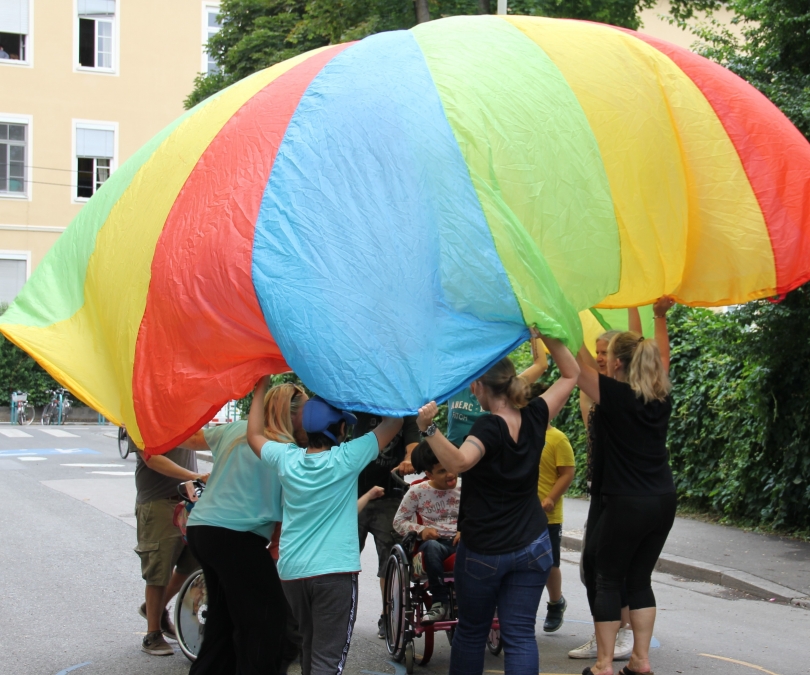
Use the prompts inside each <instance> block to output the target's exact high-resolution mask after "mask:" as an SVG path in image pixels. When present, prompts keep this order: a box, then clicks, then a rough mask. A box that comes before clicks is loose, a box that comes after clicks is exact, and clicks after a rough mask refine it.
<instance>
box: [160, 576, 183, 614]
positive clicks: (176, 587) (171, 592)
mask: <svg viewBox="0 0 810 675" xmlns="http://www.w3.org/2000/svg"><path fill="white" fill-rule="evenodd" d="M188 576H189V575H188V574H180V573H179V572H178V571H177V570H175V571H174V573H173V574H172V578H171V579H169V585H168V586H166V596H165V597H164V599H163V607H164V608H165V607H166V605H168V604H169V600H171V599H172V598H173V597H174V596H175V595H177V593H178V592H179V591H180V587H181V586H182V585H183V584H184V583H186V579H188Z"/></svg>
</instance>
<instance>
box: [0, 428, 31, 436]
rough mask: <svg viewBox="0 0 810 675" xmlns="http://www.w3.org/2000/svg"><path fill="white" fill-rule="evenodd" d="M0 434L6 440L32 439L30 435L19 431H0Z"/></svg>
mask: <svg viewBox="0 0 810 675" xmlns="http://www.w3.org/2000/svg"><path fill="white" fill-rule="evenodd" d="M0 434H3V436H5V437H6V438H33V436H32V435H31V434H27V433H25V432H24V431H20V430H19V429H0Z"/></svg>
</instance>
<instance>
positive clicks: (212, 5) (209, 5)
mask: <svg viewBox="0 0 810 675" xmlns="http://www.w3.org/2000/svg"><path fill="white" fill-rule="evenodd" d="M211 10H216V12H217V14H219V3H218V2H203V3H202V61H201V65H200V72H201V73H204V74H208V52H207V51H206V47H207V46H208V37H209V36H208V13H209V12H210V11H211Z"/></svg>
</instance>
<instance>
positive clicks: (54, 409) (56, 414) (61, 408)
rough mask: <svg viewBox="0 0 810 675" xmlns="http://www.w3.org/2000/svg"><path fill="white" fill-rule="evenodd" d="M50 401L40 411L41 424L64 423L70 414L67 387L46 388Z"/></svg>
mask: <svg viewBox="0 0 810 675" xmlns="http://www.w3.org/2000/svg"><path fill="white" fill-rule="evenodd" d="M45 393H47V394H50V395H51V401H50V403H48V405H46V406H45V409H44V410H43V411H42V419H41V420H40V422H41V423H42V424H64V423H65V420H67V418H68V415H70V392H69V391H68V390H67V389H64V388H60V389H48V390H47V391H46V392H45Z"/></svg>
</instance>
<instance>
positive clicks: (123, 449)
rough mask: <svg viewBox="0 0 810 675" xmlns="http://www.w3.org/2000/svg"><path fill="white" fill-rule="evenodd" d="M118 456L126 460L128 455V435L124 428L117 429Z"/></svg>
mask: <svg viewBox="0 0 810 675" xmlns="http://www.w3.org/2000/svg"><path fill="white" fill-rule="evenodd" d="M118 454H119V455H121V459H126V458H127V455H129V435H128V434H127V430H126V428H125V427H118Z"/></svg>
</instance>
